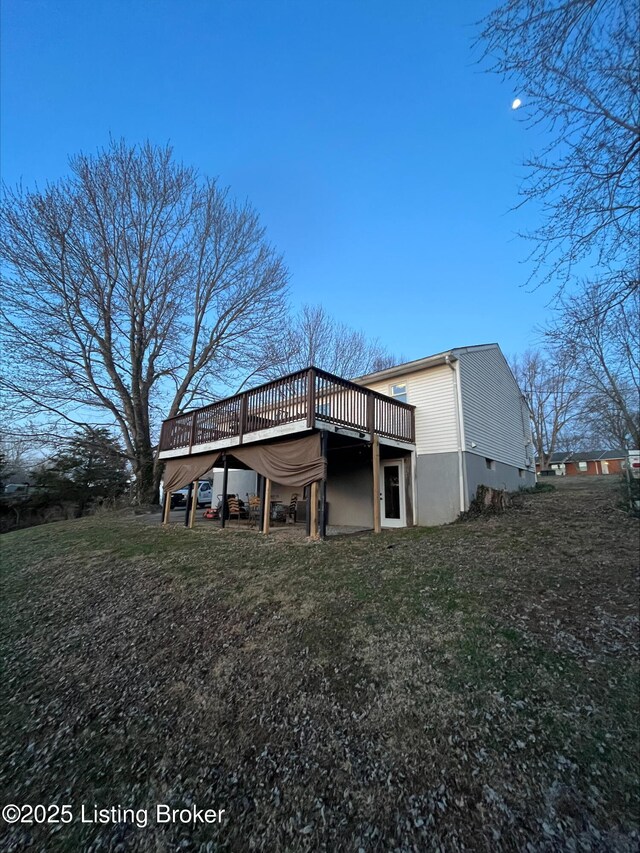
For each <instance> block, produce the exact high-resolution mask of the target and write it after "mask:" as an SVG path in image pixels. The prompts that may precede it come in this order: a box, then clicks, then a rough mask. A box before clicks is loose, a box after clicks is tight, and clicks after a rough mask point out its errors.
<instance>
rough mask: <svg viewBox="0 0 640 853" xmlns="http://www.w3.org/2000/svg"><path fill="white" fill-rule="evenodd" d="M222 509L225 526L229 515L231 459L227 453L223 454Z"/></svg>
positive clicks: (222, 521)
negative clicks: (228, 497) (228, 498)
mask: <svg viewBox="0 0 640 853" xmlns="http://www.w3.org/2000/svg"><path fill="white" fill-rule="evenodd" d="M222 464H223V470H222V509H221V510H220V527H224V525H225V521H226V515H227V482H228V480H229V460H228V458H227V454H226V453H223V454H222Z"/></svg>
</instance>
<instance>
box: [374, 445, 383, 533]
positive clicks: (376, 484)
mask: <svg viewBox="0 0 640 853" xmlns="http://www.w3.org/2000/svg"><path fill="white" fill-rule="evenodd" d="M371 459H372V463H371V464H372V465H373V532H374V533H380V531H381V530H382V524H381V522H380V438H379V436H378V435H377V434H375V435H374V436H373V441H372V442H371Z"/></svg>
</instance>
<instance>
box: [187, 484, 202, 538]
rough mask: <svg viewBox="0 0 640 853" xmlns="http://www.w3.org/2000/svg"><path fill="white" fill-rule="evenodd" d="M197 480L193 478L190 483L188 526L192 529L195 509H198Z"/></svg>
mask: <svg viewBox="0 0 640 853" xmlns="http://www.w3.org/2000/svg"><path fill="white" fill-rule="evenodd" d="M199 485H200V481H199V480H194V481H193V483H192V484H191V512H190V513H189V528H190V529H191V530H192V529H193V525H194V524H195V521H196V510H197V509H198V486H199Z"/></svg>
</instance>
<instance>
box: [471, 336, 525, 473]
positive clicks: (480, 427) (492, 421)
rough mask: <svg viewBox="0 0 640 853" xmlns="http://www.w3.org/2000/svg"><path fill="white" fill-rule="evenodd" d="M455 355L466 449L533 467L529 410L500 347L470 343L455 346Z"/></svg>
mask: <svg viewBox="0 0 640 853" xmlns="http://www.w3.org/2000/svg"><path fill="white" fill-rule="evenodd" d="M456 355H457V356H458V359H459V361H458V365H459V370H460V394H461V398H462V412H463V426H464V439H465V446H464V450H465V451H466V452H467V453H470V454H475V455H477V456H479V457H481V460H482V461H484V459H485V458H486V459H492V460H495V461H496V463H498V462H500V463H504V464H506V465H512V466H513V467H514V468H515V469H527V466H528V465H529V466H530V470H532V471H533V470H534V465H533V461H534V460H533V445H532V443H531V426H530V419H529V412H528V409H527V406H526V403H525V402H524V400H523V397H522V393H521V391H520V389H519V388H518V385H517V383H516V381H515V379H514V377H513V374H512V373H511V370H510V369H509V366H508V364H507V362H506V361H505V359H504V356H503V355H502V353H501V352H500V349H499V348H498V347H497V346H487V347H478V348H473V347H471V348H469V349H464V350H456ZM473 445H475V447H474V446H473ZM474 470H475V469H474ZM487 473H491V472H489V471H487ZM516 475H517V470H516ZM486 485H491V483H488V482H487V483H486Z"/></svg>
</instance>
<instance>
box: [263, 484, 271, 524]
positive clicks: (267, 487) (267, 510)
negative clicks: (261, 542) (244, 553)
mask: <svg viewBox="0 0 640 853" xmlns="http://www.w3.org/2000/svg"><path fill="white" fill-rule="evenodd" d="M262 517H263V519H264V521H263V524H262V532H263V533H264V535H265V536H268V534H269V527H270V525H271V480H270V479H269V478H268V477H265V481H264V508H263V510H262Z"/></svg>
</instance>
